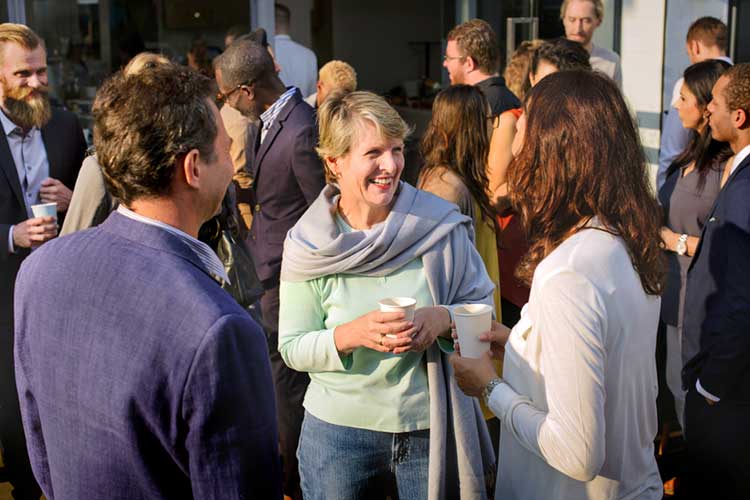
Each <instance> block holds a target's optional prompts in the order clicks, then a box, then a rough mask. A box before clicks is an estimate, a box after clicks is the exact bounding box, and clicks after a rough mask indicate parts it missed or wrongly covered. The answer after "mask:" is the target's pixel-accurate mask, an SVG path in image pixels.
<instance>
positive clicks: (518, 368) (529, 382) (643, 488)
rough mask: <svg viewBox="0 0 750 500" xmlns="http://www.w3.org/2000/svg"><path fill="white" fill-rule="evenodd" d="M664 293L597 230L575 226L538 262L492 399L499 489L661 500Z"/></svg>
mask: <svg viewBox="0 0 750 500" xmlns="http://www.w3.org/2000/svg"><path fill="white" fill-rule="evenodd" d="M593 224H596V223H595V222H593ZM660 301H661V299H660V298H659V297H658V296H650V295H646V293H645V292H644V290H643V288H642V286H641V282H640V278H639V276H638V274H637V273H636V272H635V270H634V268H633V264H632V261H631V260H630V257H629V255H628V252H627V248H626V246H625V243H624V242H623V241H622V239H620V238H618V237H616V236H613V235H611V234H609V233H606V232H604V231H600V230H596V229H585V230H582V231H580V232H579V233H577V234H575V235H573V236H571V237H570V238H568V239H567V240H566V241H564V242H563V243H562V244H561V245H560V246H559V247H558V248H556V249H555V250H554V251H553V252H552V253H551V254H550V255H548V256H547V257H546V258H545V259H544V260H543V261H542V262H541V263H540V264H539V265H538V267H537V269H536V272H535V273H534V279H533V281H532V285H531V295H530V298H529V303H528V304H527V305H526V306H525V307H524V309H523V311H522V313H521V320H520V321H519V322H518V324H517V325H516V326H515V327H514V328H513V331H512V333H511V335H510V338H509V340H508V343H507V345H506V347H505V364H504V368H503V374H504V379H505V381H506V383H502V384H500V385H498V386H497V387H496V388H495V389H494V390H493V392H492V394H491V396H490V401H489V407H490V409H491V410H492V411H493V412H494V413H495V414H496V415H497V416H498V417H499V418H500V420H501V422H502V425H503V429H502V433H501V439H500V454H499V458H498V464H499V468H498V477H497V487H496V491H495V498H496V499H519V500H520V499H523V500H527V499H529V500H534V499H539V500H541V499H544V500H561V499H565V500H581V499H596V500H610V499H611V500H614V499H630V498H638V499H646V500H650V499H653V500H659V499H661V497H662V483H661V478H660V476H659V471H658V468H657V465H656V460H655V459H654V446H653V440H654V437H655V436H656V433H657V431H658V428H657V416H656V396H657V393H658V387H657V376H656V362H655V357H654V355H655V349H656V329H657V323H658V320H659V308H660Z"/></svg>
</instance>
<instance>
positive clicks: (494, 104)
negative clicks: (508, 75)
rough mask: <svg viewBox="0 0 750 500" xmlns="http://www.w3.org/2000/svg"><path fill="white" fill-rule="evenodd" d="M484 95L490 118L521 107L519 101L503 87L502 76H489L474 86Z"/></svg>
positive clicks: (503, 80) (503, 79)
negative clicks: (489, 110)
mask: <svg viewBox="0 0 750 500" xmlns="http://www.w3.org/2000/svg"><path fill="white" fill-rule="evenodd" d="M476 86H477V87H479V88H480V89H481V90H482V93H484V97H485V98H487V102H488V103H489V105H490V109H491V110H492V116H499V115H501V114H502V113H504V112H506V111H508V110H509V109H516V108H520V107H521V101H519V100H518V97H516V95H515V94H514V93H513V92H511V91H510V89H509V88H508V87H507V86H506V85H505V78H503V77H502V76H491V77H489V78H487V79H485V80H482V81H481V82H479V83H477V84H476Z"/></svg>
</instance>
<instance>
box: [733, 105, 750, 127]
mask: <svg viewBox="0 0 750 500" xmlns="http://www.w3.org/2000/svg"><path fill="white" fill-rule="evenodd" d="M732 122H733V123H734V127H735V128H737V129H739V130H745V129H747V128H748V127H750V115H748V113H747V111H745V110H744V109H735V110H734V111H733V112H732Z"/></svg>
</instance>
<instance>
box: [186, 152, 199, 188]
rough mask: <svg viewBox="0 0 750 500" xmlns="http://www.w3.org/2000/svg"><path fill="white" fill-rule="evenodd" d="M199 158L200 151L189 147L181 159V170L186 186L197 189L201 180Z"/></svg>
mask: <svg viewBox="0 0 750 500" xmlns="http://www.w3.org/2000/svg"><path fill="white" fill-rule="evenodd" d="M199 158H200V153H199V152H198V150H197V149H191V150H190V151H188V152H187V153H186V154H185V157H184V159H183V160H182V172H183V175H184V176H185V182H186V183H187V185H188V186H190V187H191V188H194V189H198V188H199V187H200V182H201V171H200V165H198V159H199Z"/></svg>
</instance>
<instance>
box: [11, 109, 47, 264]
mask: <svg viewBox="0 0 750 500" xmlns="http://www.w3.org/2000/svg"><path fill="white" fill-rule="evenodd" d="M0 123H2V125H3V132H4V133H5V137H6V139H7V140H8V148H10V154H11V156H13V162H14V163H15V164H16V172H17V173H18V182H20V184H21V193H22V194H23V201H24V204H25V205H26V215H27V216H28V217H29V218H31V217H33V214H32V212H31V205H36V204H37V203H39V201H40V200H39V191H40V190H41V188H42V181H43V180H44V179H46V178H47V177H49V161H48V160H47V149H46V148H45V147H44V141H43V140H42V131H41V130H39V129H38V128H37V127H34V128H32V129H31V130H29V131H27V132H26V133H24V132H23V130H21V127H19V126H18V125H16V124H15V123H13V122H12V121H11V120H10V118H8V117H7V116H5V113H4V112H2V111H0ZM8 250H9V251H10V252H11V253H13V252H15V248H14V247H13V226H11V228H10V231H9V232H8Z"/></svg>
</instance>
